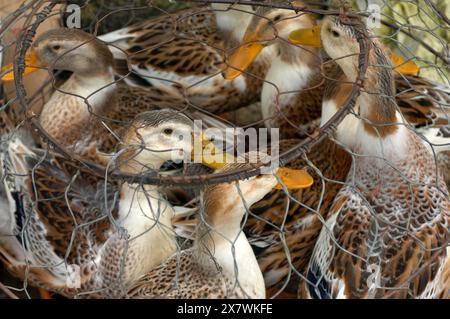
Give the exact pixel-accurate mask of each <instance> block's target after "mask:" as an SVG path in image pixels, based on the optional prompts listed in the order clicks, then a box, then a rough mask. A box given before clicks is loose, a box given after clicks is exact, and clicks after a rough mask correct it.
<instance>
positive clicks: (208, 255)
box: [195, 212, 264, 298]
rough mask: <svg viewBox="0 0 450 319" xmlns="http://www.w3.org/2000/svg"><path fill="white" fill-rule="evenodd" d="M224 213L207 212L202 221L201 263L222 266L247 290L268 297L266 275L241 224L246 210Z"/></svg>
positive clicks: (198, 243) (199, 238) (198, 252)
mask: <svg viewBox="0 0 450 319" xmlns="http://www.w3.org/2000/svg"><path fill="white" fill-rule="evenodd" d="M216 215H219V214H216ZM220 215H225V217H221V218H220V217H218V216H206V217H205V220H204V221H202V222H201V223H200V225H199V231H198V232H197V238H196V244H195V249H196V256H197V258H198V260H199V262H200V264H202V265H209V267H213V270H217V269H221V271H222V274H223V275H225V276H227V277H228V278H229V279H230V280H232V281H233V282H234V280H237V282H238V283H239V285H240V287H242V289H243V291H244V292H245V293H246V294H248V295H252V296H256V297H258V298H264V279H263V277H262V273H261V271H260V269H259V266H258V262H257V260H256V257H255V255H254V252H253V250H252V248H251V246H250V244H249V242H248V240H247V237H246V236H245V234H244V232H243V231H242V227H241V220H242V217H243V212H240V213H239V212H238V213H237V214H230V212H227V213H226V214H220ZM212 257H213V258H212ZM212 260H214V262H212ZM218 266H219V267H218Z"/></svg>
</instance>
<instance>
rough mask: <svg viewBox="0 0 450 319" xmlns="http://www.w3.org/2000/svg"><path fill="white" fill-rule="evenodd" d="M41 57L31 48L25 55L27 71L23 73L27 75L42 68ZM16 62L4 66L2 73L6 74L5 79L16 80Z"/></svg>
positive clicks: (3, 78)
mask: <svg viewBox="0 0 450 319" xmlns="http://www.w3.org/2000/svg"><path fill="white" fill-rule="evenodd" d="M39 66H40V61H39V58H38V56H37V54H36V52H35V51H34V50H33V49H30V51H29V52H28V53H27V54H26V56H25V71H24V73H23V75H24V76H27V75H29V74H31V73H33V72H36V71H39V70H40V69H41V68H40V67H39ZM13 69H14V64H13V63H10V64H8V65H5V66H4V67H3V68H2V74H5V75H4V76H2V78H1V79H2V80H3V81H13V80H14V72H13Z"/></svg>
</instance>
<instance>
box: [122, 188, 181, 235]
mask: <svg viewBox="0 0 450 319" xmlns="http://www.w3.org/2000/svg"><path fill="white" fill-rule="evenodd" d="M171 218H172V208H171V206H170V205H169V204H168V202H167V201H166V200H164V198H163V197H162V196H161V195H160V194H159V192H158V189H157V187H156V186H153V185H141V184H128V183H124V184H123V185H122V188H121V192H120V204H119V218H118V223H119V224H120V226H121V227H123V228H125V229H126V230H127V232H128V234H129V235H130V236H131V237H134V236H138V235H141V234H143V233H146V235H151V234H152V233H153V231H148V230H149V229H151V228H152V227H153V226H154V225H157V224H158V225H160V226H156V227H154V229H158V231H162V232H164V233H167V234H171ZM160 228H161V229H160ZM164 228H165V229H164ZM142 237H144V236H142Z"/></svg>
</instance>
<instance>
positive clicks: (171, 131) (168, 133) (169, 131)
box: [163, 128, 173, 135]
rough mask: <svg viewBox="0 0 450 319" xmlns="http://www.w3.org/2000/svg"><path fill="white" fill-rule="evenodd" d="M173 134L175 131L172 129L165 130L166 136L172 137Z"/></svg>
mask: <svg viewBox="0 0 450 319" xmlns="http://www.w3.org/2000/svg"><path fill="white" fill-rule="evenodd" d="M172 133H173V130H172V129H171V128H165V129H164V130H163V134H164V135H172Z"/></svg>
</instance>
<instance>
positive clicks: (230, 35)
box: [211, 3, 253, 47]
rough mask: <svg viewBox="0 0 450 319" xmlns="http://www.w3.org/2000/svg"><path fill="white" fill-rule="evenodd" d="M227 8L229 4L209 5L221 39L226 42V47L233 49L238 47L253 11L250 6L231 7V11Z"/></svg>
mask: <svg viewBox="0 0 450 319" xmlns="http://www.w3.org/2000/svg"><path fill="white" fill-rule="evenodd" d="M229 7H230V5H229V4H222V3H212V4H211V8H212V9H213V10H214V13H215V15H216V21H217V27H218V29H219V31H220V32H221V33H222V35H223V37H222V38H223V39H226V41H227V43H226V47H233V46H234V45H239V43H240V41H241V40H242V38H243V37H244V34H245V30H246V29H247V26H248V25H249V24H250V21H251V19H252V14H251V12H253V10H252V8H251V6H246V5H233V6H232V8H231V9H228V8H229ZM235 9H237V10H235ZM241 10H242V11H241Z"/></svg>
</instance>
